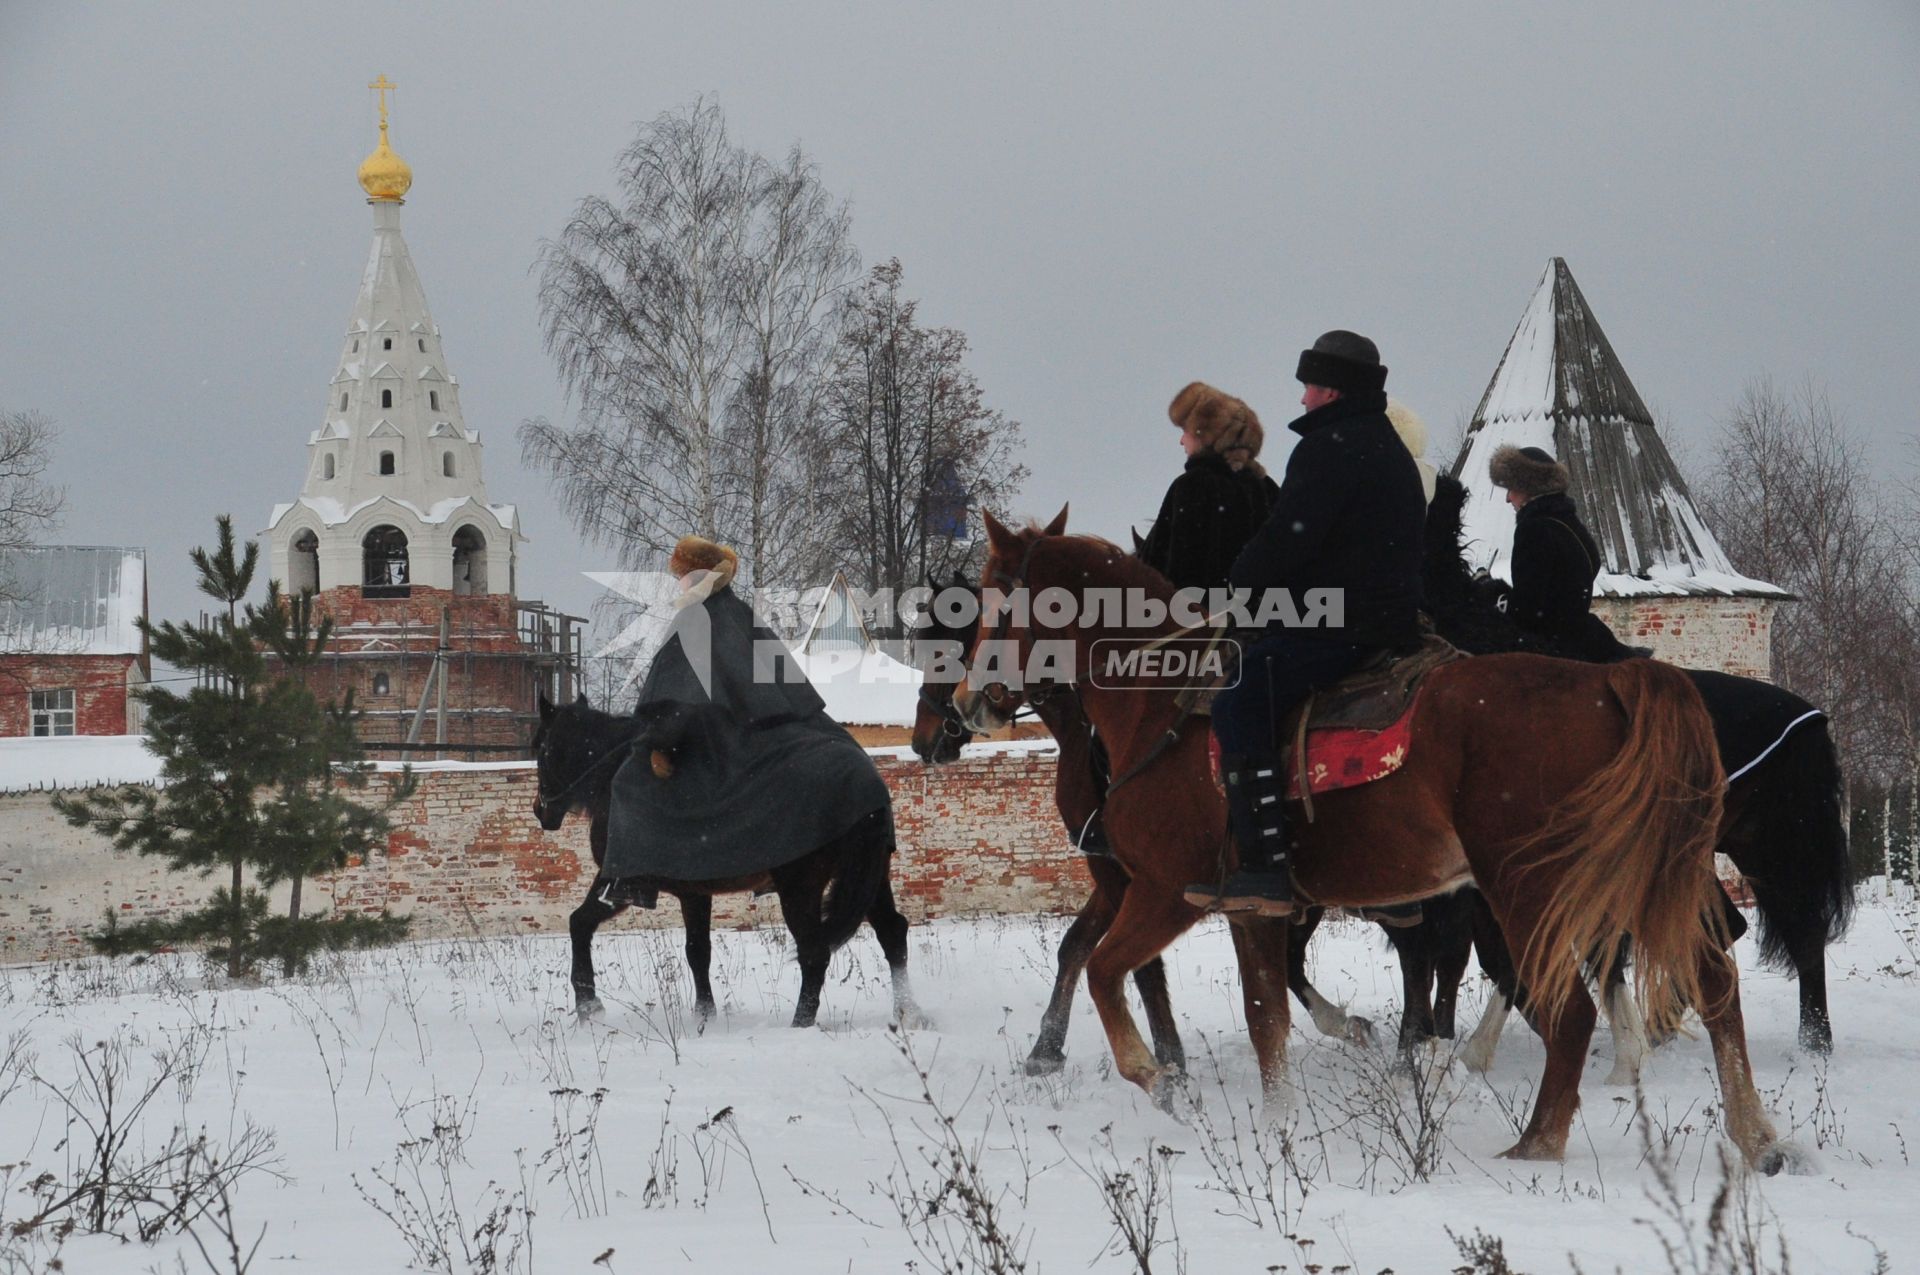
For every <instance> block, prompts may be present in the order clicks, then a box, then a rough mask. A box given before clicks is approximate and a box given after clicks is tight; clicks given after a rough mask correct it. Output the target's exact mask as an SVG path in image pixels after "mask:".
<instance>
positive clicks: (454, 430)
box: [272, 76, 524, 593]
mask: <svg viewBox="0 0 1920 1275" xmlns="http://www.w3.org/2000/svg"><path fill="white" fill-rule="evenodd" d="M369 87H371V88H373V89H375V90H376V91H378V92H379V93H380V94H381V103H380V112H381V120H380V147H379V149H377V150H376V151H374V153H373V154H372V155H370V156H369V157H368V158H367V161H366V163H364V164H362V165H361V166H360V184H361V186H362V187H363V188H364V189H365V190H366V192H367V203H368V204H370V205H371V206H372V208H373V245H372V248H371V250H370V252H369V253H368V256H367V264H366V268H365V269H364V270H363V271H362V272H361V275H360V290H359V293H358V295H357V296H356V297H355V298H354V303H353V313H352V316H351V317H350V318H349V319H348V321H347V330H346V332H345V334H344V335H343V337H342V339H341V343H340V355H339V359H338V362H337V363H336V364H335V369H334V374H333V378H332V380H331V381H330V382H329V383H328V385H327V397H326V402H325V406H324V409H323V412H322V419H321V424H320V428H319V429H317V430H315V431H314V432H313V433H312V434H311V435H309V436H308V439H307V444H308V462H307V474H306V480H305V481H304V482H303V483H302V484H301V488H300V499H299V500H297V501H295V502H293V503H291V504H288V505H282V506H279V507H278V508H276V509H275V511H274V516H273V523H272V530H273V532H274V535H273V541H274V549H275V554H276V558H275V570H276V572H281V573H283V574H281V577H280V578H281V579H283V580H286V581H288V582H289V583H290V584H291V583H293V582H295V581H301V582H306V583H313V576H314V574H315V573H314V572H311V571H302V570H298V569H296V564H295V562H294V560H293V559H292V558H286V559H285V561H283V560H282V556H283V555H285V554H287V553H289V552H290V551H291V549H292V546H293V545H294V543H295V542H296V541H300V539H301V537H302V536H303V535H307V534H310V535H311V536H312V537H313V538H314V540H315V541H316V542H317V545H316V548H317V554H318V562H317V568H316V570H317V577H318V579H317V586H316V587H318V588H320V589H330V588H334V587H337V586H341V585H348V584H361V583H362V582H363V581H362V577H363V567H364V560H365V559H366V554H367V553H368V552H370V551H369V550H367V548H366V539H367V536H368V535H369V534H370V531H371V530H372V529H374V528H380V529H383V531H382V534H383V535H386V536H387V538H388V539H393V538H394V537H395V536H396V535H397V536H399V537H403V540H401V541H399V542H397V543H404V545H405V546H406V549H405V553H406V556H407V558H408V559H409V564H410V565H409V566H408V568H407V573H406V574H407V579H408V583H409V585H414V584H418V585H425V586H428V587H433V588H440V589H449V590H453V591H456V592H459V591H466V590H468V589H471V591H473V592H490V593H501V592H509V591H511V587H512V586H511V581H512V578H513V577H512V570H511V565H512V561H513V555H514V542H515V541H516V540H520V539H524V537H523V536H521V535H520V531H519V527H518V524H517V518H516V515H515V511H514V508H513V506H512V505H493V504H489V503H488V501H487V489H486V482H485V480H484V478H483V477H482V475H481V453H480V436H479V434H478V432H477V431H475V430H471V429H469V428H467V425H466V421H465V419H464V417H463V415H462V412H461V407H460V386H459V382H457V381H456V380H455V379H454V377H453V375H452V373H450V372H449V371H448V370H447V362H446V355H445V352H444V350H443V349H442V348H441V344H440V327H439V325H438V324H436V323H435V322H434V321H433V315H432V313H431V312H430V311H429V310H428V308H427V294H426V289H425V288H423V287H422V286H421V284H420V275H419V272H418V271H416V270H415V269H414V265H413V255H412V254H411V253H410V252H409V251H408V249H407V241H406V240H405V238H403V237H402V236H401V234H400V206H401V204H402V202H403V200H402V199H401V195H403V194H404V193H405V192H406V190H407V189H408V186H409V184H410V183H411V182H412V180H413V176H412V170H410V169H409V168H408V167H407V166H406V163H405V162H404V161H403V160H401V159H400V157H399V156H397V155H395V154H393V152H392V151H391V150H390V149H389V148H388V146H387V140H386V134H387V120H386V98H385V95H386V92H387V91H388V90H390V89H391V88H392V87H393V86H392V84H390V83H388V81H387V79H386V77H385V76H381V77H380V78H379V79H377V80H375V81H374V82H373V84H372V85H370V86H369ZM387 161H390V163H389V162H387ZM383 165H384V166H383ZM474 544H484V545H485V546H487V547H488V548H490V549H491V551H492V566H493V568H494V569H493V571H492V572H490V573H488V574H487V575H486V576H485V577H484V579H483V578H482V577H481V576H479V575H477V574H476V573H475V572H474V571H472V570H471V569H470V568H471V566H472V564H471V563H469V562H468V561H467V560H466V559H465V558H462V557H461V556H460V555H461V552H462V551H463V547H471V546H473V545H474Z"/></svg>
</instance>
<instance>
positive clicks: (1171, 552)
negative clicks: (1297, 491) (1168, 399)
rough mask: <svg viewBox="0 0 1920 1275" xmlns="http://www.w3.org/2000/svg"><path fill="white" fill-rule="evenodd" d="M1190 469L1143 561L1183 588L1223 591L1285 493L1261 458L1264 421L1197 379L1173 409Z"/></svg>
mask: <svg viewBox="0 0 1920 1275" xmlns="http://www.w3.org/2000/svg"><path fill="white" fill-rule="evenodd" d="M1167 417H1168V419H1169V420H1171V421H1172V422H1173V423H1174V424H1175V425H1178V426H1179V427H1180V445H1181V446H1182V447H1183V448H1185V449H1186V453H1187V467H1186V471H1185V472H1184V473H1182V474H1181V475H1180V477H1178V478H1176V479H1174V480H1173V485H1172V486H1170V487H1168V488H1167V494H1166V498H1165V499H1163V500H1162V501H1161V502H1160V514H1159V516H1158V517H1156V518H1155V519H1154V520H1153V530H1151V531H1149V532H1148V533H1147V538H1146V540H1145V541H1144V542H1143V543H1142V544H1141V547H1140V560H1141V561H1142V562H1144V563H1146V564H1147V565H1148V566H1150V567H1152V568H1153V569H1154V570H1155V571H1158V572H1159V573H1160V574H1161V575H1163V576H1165V577H1166V578H1167V579H1169V580H1171V581H1172V582H1173V584H1174V587H1175V588H1180V589H1189V588H1195V589H1222V588H1225V587H1226V584H1227V573H1228V570H1229V568H1231V567H1232V566H1233V560H1234V559H1235V558H1236V557H1238V556H1239V553H1240V550H1241V548H1242V547H1244V546H1245V545H1246V543H1247V541H1248V540H1249V539H1250V538H1251V537H1252V536H1253V533H1254V532H1255V531H1257V530H1258V529H1259V528H1260V525H1261V524H1262V523H1264V522H1265V521H1266V520H1267V513H1268V511H1269V510H1271V509H1272V507H1273V501H1274V498H1275V497H1276V496H1277V495H1279V491H1280V489H1279V488H1278V487H1276V486H1274V483H1273V479H1271V478H1269V477H1267V471H1266V470H1264V469H1262V468H1260V463H1259V461H1258V460H1257V459H1256V458H1257V457H1258V456H1259V455H1260V446H1261V444H1262V443H1263V442H1265V441H1266V434H1265V431H1264V430H1262V429H1261V428H1260V418H1259V417H1258V416H1256V415H1254V411H1253V409H1252V408H1251V407H1248V406H1247V405H1246V404H1245V403H1244V402H1242V401H1241V400H1239V399H1237V398H1235V397H1233V396H1232V395H1231V394H1223V393H1221V392H1220V391H1219V390H1217V389H1215V388H1213V387H1212V386H1211V385H1207V384H1204V383H1202V382H1200V381H1195V382H1193V384H1191V385H1189V386H1187V387H1186V388H1185V389H1183V390H1181V391H1180V393H1179V394H1177V395H1176V396H1175V397H1174V400H1173V403H1172V404H1171V405H1170V406H1169V407H1168V408H1167Z"/></svg>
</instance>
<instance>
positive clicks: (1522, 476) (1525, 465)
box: [1487, 447, 1571, 500]
mask: <svg viewBox="0 0 1920 1275" xmlns="http://www.w3.org/2000/svg"><path fill="white" fill-rule="evenodd" d="M1487 477H1489V478H1491V479H1493V485H1494V486H1496V487H1505V488H1506V489H1507V490H1508V491H1517V492H1519V493H1520V494H1521V495H1522V496H1525V497H1526V498H1527V499H1528V500H1532V499H1533V498H1534V497H1535V496H1549V495H1552V494H1553V493H1554V492H1556V491H1565V490H1566V489H1567V486H1568V484H1569V483H1570V481H1571V480H1570V479H1569V477H1568V475H1567V467H1566V466H1565V465H1562V464H1561V463H1560V462H1559V461H1557V460H1555V459H1554V458H1553V457H1551V456H1549V455H1548V454H1547V453H1546V452H1544V451H1541V450H1540V449H1539V448H1538V447H1502V448H1501V449H1500V450H1498V451H1496V452H1495V453H1494V454H1493V459H1492V460H1491V461H1488V462H1487Z"/></svg>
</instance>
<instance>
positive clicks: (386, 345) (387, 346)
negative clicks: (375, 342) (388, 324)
mask: <svg viewBox="0 0 1920 1275" xmlns="http://www.w3.org/2000/svg"><path fill="white" fill-rule="evenodd" d="M380 348H381V349H383V350H391V349H392V348H393V338H392V337H385V338H382V340H381V342H380Z"/></svg>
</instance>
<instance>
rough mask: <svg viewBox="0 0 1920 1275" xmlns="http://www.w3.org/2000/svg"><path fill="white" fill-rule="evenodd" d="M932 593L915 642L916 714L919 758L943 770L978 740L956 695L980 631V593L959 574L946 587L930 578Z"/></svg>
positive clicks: (916, 747) (917, 754)
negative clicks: (956, 702)
mask: <svg viewBox="0 0 1920 1275" xmlns="http://www.w3.org/2000/svg"><path fill="white" fill-rule="evenodd" d="M927 593H928V602H927V609H926V612H925V615H924V617H923V620H922V623H921V626H920V632H919V634H918V636H916V637H915V638H914V648H915V655H916V657H917V658H916V660H915V663H917V664H918V665H919V666H920V672H921V682H920V701H919V703H918V704H917V705H916V706H915V708H914V711H913V754H914V756H916V757H918V758H919V759H920V760H921V761H923V762H925V763H926V764H927V765H929V766H941V765H945V764H946V763H948V762H950V761H957V760H959V758H960V750H961V748H963V747H965V746H966V744H967V743H968V742H970V741H971V740H972V739H973V735H974V733H973V732H972V731H970V730H968V729H967V728H966V724H965V723H963V722H962V721H961V720H960V713H959V711H958V710H957V709H955V708H954V706H953V692H954V688H955V687H956V686H958V685H959V682H960V678H961V676H962V675H963V672H964V664H963V661H964V660H965V658H966V655H967V652H968V651H970V650H972V649H973V640H974V637H975V635H977V634H978V633H979V631H980V605H979V599H980V591H979V590H978V589H976V588H975V587H974V586H973V585H971V584H968V583H967V581H966V578H965V577H964V576H962V575H961V574H960V573H959V572H957V571H956V572H954V573H953V576H952V578H951V579H949V580H948V581H947V582H946V583H945V584H942V583H940V582H939V581H937V580H935V579H934V578H933V577H932V576H928V577H927ZM968 598H971V599H972V605H970V606H969V605H966V600H967V599H968ZM956 604H957V605H956Z"/></svg>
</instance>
